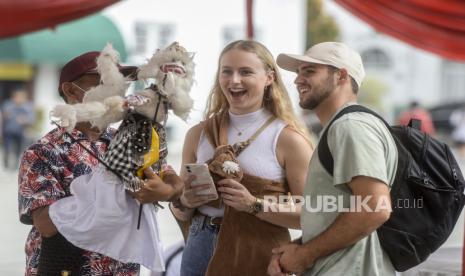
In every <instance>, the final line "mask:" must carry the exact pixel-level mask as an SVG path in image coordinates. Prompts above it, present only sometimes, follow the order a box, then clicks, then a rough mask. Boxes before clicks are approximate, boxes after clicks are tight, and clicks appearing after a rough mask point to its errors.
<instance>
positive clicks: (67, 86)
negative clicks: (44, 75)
mask: <svg viewBox="0 0 465 276" xmlns="http://www.w3.org/2000/svg"><path fill="white" fill-rule="evenodd" d="M61 91H63V96H64V97H65V101H66V102H67V103H69V104H73V103H76V102H77V97H76V96H77V95H76V92H75V89H74V87H73V85H72V84H71V83H70V82H64V83H62V84H61Z"/></svg>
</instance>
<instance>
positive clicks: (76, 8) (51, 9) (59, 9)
mask: <svg viewBox="0 0 465 276" xmlns="http://www.w3.org/2000/svg"><path fill="white" fill-rule="evenodd" d="M117 1H118V0H13V1H11V0H0V26H2V27H1V28H0V38H5V37H9V36H15V35H19V34H22V33H27V32H32V31H36V30H40V29H43V28H53V27H55V26H56V25H58V24H60V23H63V22H67V21H71V20H74V19H77V18H80V17H83V16H86V15H90V14H92V13H95V12H97V11H99V10H101V9H103V8H105V7H106V6H108V5H111V4H113V3H116V2H117Z"/></svg>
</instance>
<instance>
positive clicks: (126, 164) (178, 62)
mask: <svg viewBox="0 0 465 276" xmlns="http://www.w3.org/2000/svg"><path fill="white" fill-rule="evenodd" d="M118 56H119V55H118V53H117V52H116V51H115V50H114V49H113V47H112V46H111V45H107V46H106V47H105V49H104V50H103V51H102V54H101V55H100V56H99V57H98V58H97V71H98V72H99V73H100V75H101V79H102V84H101V85H99V86H97V87H94V88H92V89H91V90H89V91H88V92H86V94H85V96H84V98H83V103H82V104H73V105H70V104H64V105H58V106H56V107H55V108H54V109H53V110H52V112H51V115H52V116H53V117H56V118H58V119H59V120H60V125H61V126H62V127H67V128H68V129H73V128H74V126H75V124H76V123H77V122H82V121H88V122H90V123H91V124H92V125H93V126H96V127H98V128H99V129H100V130H104V129H105V128H106V127H107V126H108V125H109V124H111V123H115V122H118V121H121V120H123V122H122V123H121V125H120V127H119V129H118V133H117V134H116V136H115V138H114V139H113V140H112V142H111V144H110V146H109V149H108V151H107V153H106V154H105V155H104V161H105V163H106V164H107V165H109V167H110V168H111V170H115V171H117V172H118V173H119V174H121V176H122V177H123V179H124V183H125V185H126V187H127V188H128V189H130V190H133V191H137V190H138V189H139V185H140V183H141V181H140V180H141V179H140V177H141V176H142V171H143V169H145V168H147V167H149V166H152V164H153V163H155V162H156V161H158V160H159V159H163V158H161V157H166V154H167V150H166V147H163V145H158V144H159V136H161V135H163V136H164V131H165V130H164V128H163V125H164V124H165V123H166V120H167V112H168V109H172V110H173V112H174V114H176V115H177V116H179V117H180V118H181V119H183V120H186V119H187V116H188V114H189V112H190V110H191V109H192V106H193V100H192V99H191V97H190V96H189V91H190V89H191V87H192V84H193V81H194V80H193V76H194V63H193V61H192V59H193V54H191V53H188V52H187V51H186V50H185V49H184V48H183V47H181V46H180V45H179V44H178V43H177V42H174V43H172V44H171V45H169V46H168V47H167V48H165V49H163V50H157V51H156V53H155V54H154V55H153V56H152V58H151V59H150V60H149V61H148V63H147V64H146V65H143V66H141V67H140V70H139V72H138V74H137V77H138V79H139V80H143V81H145V82H147V80H148V79H151V78H153V79H155V84H153V85H151V86H149V87H148V88H146V89H144V90H142V91H138V92H136V93H135V94H134V95H130V96H128V97H126V98H125V97H124V94H125V93H126V90H127V87H128V86H127V84H126V82H127V80H126V79H125V77H124V76H123V75H122V74H121V73H120V72H119V70H118V67H117V66H116V64H117V62H118ZM152 126H153V127H152ZM152 130H153V131H152ZM162 138H164V137H162ZM162 140H163V139H162ZM149 161H150V162H151V163H150V162H149ZM149 163H150V164H149ZM160 167H161V166H158V167H157V168H156V169H157V170H159V169H160ZM136 169H137V172H138V174H139V177H137V176H136V175H135V171H136Z"/></svg>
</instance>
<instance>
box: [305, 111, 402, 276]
mask: <svg viewBox="0 0 465 276" xmlns="http://www.w3.org/2000/svg"><path fill="white" fill-rule="evenodd" d="M327 137H328V145H329V149H330V151H331V153H332V155H333V159H334V177H331V175H329V174H328V173H327V172H326V170H325V169H324V168H323V166H322V165H321V163H320V160H319V158H318V153H317V151H315V153H314V154H313V157H312V159H311V161H310V167H309V172H308V176H307V183H306V186H305V188H304V198H305V202H306V205H309V206H311V207H312V208H308V207H307V206H303V208H302V214H301V225H302V234H303V236H302V238H303V242H307V241H309V240H311V239H312V238H314V237H315V236H317V235H319V234H320V233H321V232H323V231H324V230H326V229H327V228H328V227H329V226H330V225H331V224H332V223H333V222H334V220H335V219H336V217H337V216H339V214H340V211H344V209H342V208H347V209H348V208H349V207H350V205H351V203H350V202H351V200H352V203H353V202H354V200H353V198H352V199H351V198H350V195H351V191H350V189H349V188H348V186H347V185H345V183H348V182H350V181H351V179H352V178H353V177H356V176H369V177H372V178H376V179H378V180H380V181H382V182H384V183H386V184H387V185H389V186H391V185H392V183H393V181H394V177H395V172H396V168H397V148H396V146H395V142H394V140H393V138H392V136H391V134H390V133H389V130H388V129H387V128H386V126H385V125H384V123H383V122H382V121H381V120H379V119H378V118H376V117H374V116H373V115H370V114H367V113H362V112H355V113H349V114H345V115H343V116H342V117H341V118H339V119H338V120H337V121H335V122H334V123H333V125H332V126H331V128H330V130H329V132H328V136H327ZM325 197H326V198H327V199H329V198H332V200H334V199H335V198H337V204H338V205H336V206H337V207H336V208H337V209H336V210H331V208H332V209H335V208H334V204H332V205H331V204H329V205H328V204H325V202H329V201H325ZM309 199H310V204H309V202H307V201H308V200H309ZM318 200H320V203H318ZM325 208H326V209H325ZM347 209H345V210H347ZM305 275H307V276H308V275H331V276H333V275H354V276H359V275H360V276H365V275H367V276H376V275H379V276H386V275H395V270H394V268H393V266H392V264H391V261H390V260H389V257H388V256H387V254H386V253H385V252H384V251H383V250H382V248H381V245H380V243H379V239H378V236H377V234H376V231H375V232H373V233H371V234H370V235H369V236H367V237H365V238H363V239H362V240H360V241H358V242H357V243H356V244H354V245H352V246H350V247H347V248H345V249H342V250H339V251H337V252H334V253H333V254H331V255H329V256H327V257H323V258H320V259H318V260H317V261H316V263H315V264H314V266H313V267H312V268H311V269H310V270H308V271H306V273H305Z"/></svg>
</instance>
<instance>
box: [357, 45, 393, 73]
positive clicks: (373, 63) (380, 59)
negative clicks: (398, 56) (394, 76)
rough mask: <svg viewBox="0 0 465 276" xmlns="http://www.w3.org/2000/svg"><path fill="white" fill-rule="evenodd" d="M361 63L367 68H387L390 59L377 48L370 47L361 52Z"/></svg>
mask: <svg viewBox="0 0 465 276" xmlns="http://www.w3.org/2000/svg"><path fill="white" fill-rule="evenodd" d="M362 60H363V64H364V65H365V67H367V68H373V69H389V67H391V60H390V58H389V57H388V55H387V54H386V53H385V52H384V51H383V50H381V49H379V48H372V49H368V50H365V51H363V52H362Z"/></svg>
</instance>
